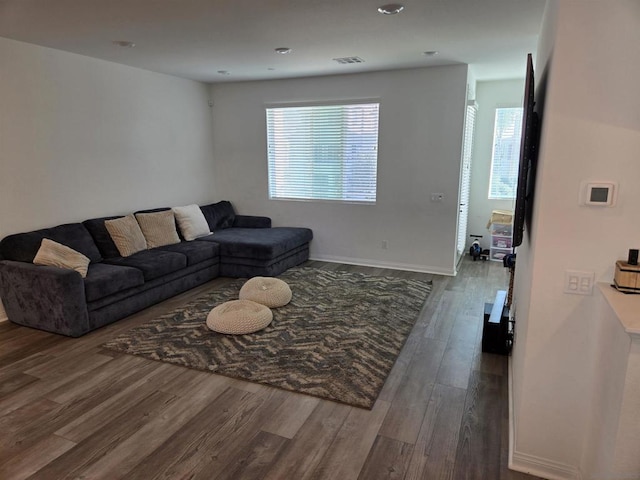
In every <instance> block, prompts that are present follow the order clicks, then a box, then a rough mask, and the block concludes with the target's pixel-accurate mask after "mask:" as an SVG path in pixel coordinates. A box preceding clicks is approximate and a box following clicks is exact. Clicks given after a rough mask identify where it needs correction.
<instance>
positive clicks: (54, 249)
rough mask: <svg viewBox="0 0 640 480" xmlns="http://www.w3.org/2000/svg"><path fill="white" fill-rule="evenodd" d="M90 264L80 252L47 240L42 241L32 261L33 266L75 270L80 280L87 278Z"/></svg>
mask: <svg viewBox="0 0 640 480" xmlns="http://www.w3.org/2000/svg"><path fill="white" fill-rule="evenodd" d="M90 262H91V260H89V258H87V257H86V256H84V255H83V254H81V253H80V252H76V251H75V250H74V249H73V248H69V247H67V246H66V245H62V244H61V243H58V242H54V241H53V240H49V239H48V238H43V239H42V243H41V244H40V248H39V249H38V253H36V256H35V258H34V259H33V263H34V264H35V265H47V266H49V267H58V268H66V269H70V270H75V271H76V272H78V273H79V274H80V275H81V276H82V278H85V277H86V276H87V270H88V269H89V263H90Z"/></svg>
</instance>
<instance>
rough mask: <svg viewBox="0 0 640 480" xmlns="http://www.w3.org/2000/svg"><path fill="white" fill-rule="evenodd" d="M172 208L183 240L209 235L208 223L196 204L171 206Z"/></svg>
mask: <svg viewBox="0 0 640 480" xmlns="http://www.w3.org/2000/svg"><path fill="white" fill-rule="evenodd" d="M172 210H173V213H174V214H175V216H176V220H177V221H178V226H179V227H180V231H181V232H182V236H183V237H184V239H185V240H187V241H191V240H195V239H196V238H198V237H204V236H207V235H211V230H209V224H208V223H207V220H206V218H204V214H203V213H202V210H200V207H199V206H198V205H195V204H194V205H187V206H186V207H173V208H172Z"/></svg>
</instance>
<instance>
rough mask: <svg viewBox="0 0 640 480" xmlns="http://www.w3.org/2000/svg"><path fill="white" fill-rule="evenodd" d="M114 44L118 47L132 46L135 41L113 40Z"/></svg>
mask: <svg viewBox="0 0 640 480" xmlns="http://www.w3.org/2000/svg"><path fill="white" fill-rule="evenodd" d="M111 43H113V44H114V45H117V46H118V47H122V48H133V47H135V46H136V44H135V43H133V42H129V41H128V40H114V41H113V42H111Z"/></svg>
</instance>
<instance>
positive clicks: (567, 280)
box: [564, 270, 595, 295]
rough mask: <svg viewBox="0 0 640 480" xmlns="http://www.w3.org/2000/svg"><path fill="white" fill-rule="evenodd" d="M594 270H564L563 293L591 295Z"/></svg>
mask: <svg viewBox="0 0 640 480" xmlns="http://www.w3.org/2000/svg"><path fill="white" fill-rule="evenodd" d="M594 280H595V273H594V272H581V271H578V270H565V272H564V293H571V294H573V295H593V283H594Z"/></svg>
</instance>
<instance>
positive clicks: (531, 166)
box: [513, 54, 540, 247]
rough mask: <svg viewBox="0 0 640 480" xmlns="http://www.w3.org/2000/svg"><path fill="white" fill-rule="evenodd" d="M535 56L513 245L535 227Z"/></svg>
mask: <svg viewBox="0 0 640 480" xmlns="http://www.w3.org/2000/svg"><path fill="white" fill-rule="evenodd" d="M533 73H534V72H533V59H532V57H531V54H529V55H527V73H526V77H525V85H524V102H523V106H522V136H521V138H520V160H519V167H518V186H517V188H516V205H515V210H514V216H513V246H514V247H517V246H518V245H520V244H522V239H523V236H524V231H525V224H526V228H527V231H528V232H529V231H530V230H531V216H532V212H533V193H534V190H535V178H536V163H537V159H538V136H539V128H540V126H539V118H538V114H537V113H536V111H535V110H534V107H535V96H534V90H535V79H534V75H533Z"/></svg>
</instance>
